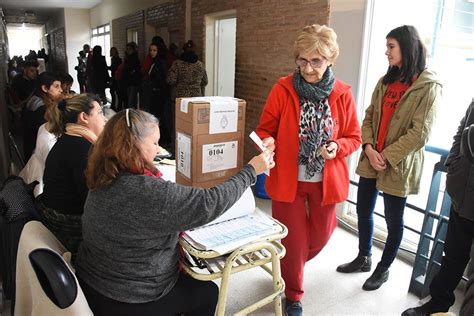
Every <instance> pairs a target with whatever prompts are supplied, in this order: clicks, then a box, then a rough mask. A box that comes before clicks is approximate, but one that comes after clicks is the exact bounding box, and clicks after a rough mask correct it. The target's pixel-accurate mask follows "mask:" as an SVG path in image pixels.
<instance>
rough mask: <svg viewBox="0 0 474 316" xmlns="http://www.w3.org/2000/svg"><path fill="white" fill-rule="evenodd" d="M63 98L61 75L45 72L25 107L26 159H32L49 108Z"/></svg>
mask: <svg viewBox="0 0 474 316" xmlns="http://www.w3.org/2000/svg"><path fill="white" fill-rule="evenodd" d="M61 99H62V89H61V80H60V78H59V76H57V75H55V74H52V73H50V72H43V73H42V74H41V75H39V76H38V78H37V80H36V89H35V92H34V94H33V96H32V97H31V98H29V100H28V103H26V107H25V108H24V109H23V115H22V117H23V122H24V124H25V130H24V134H23V150H24V155H25V161H28V159H30V157H31V154H32V153H33V150H34V149H35V147H36V137H37V136H38V129H39V127H40V126H41V125H43V124H44V123H46V119H45V117H44V115H45V112H46V110H47V109H48V108H51V107H55V106H56V104H57V103H58V102H59V101H60V100H61Z"/></svg>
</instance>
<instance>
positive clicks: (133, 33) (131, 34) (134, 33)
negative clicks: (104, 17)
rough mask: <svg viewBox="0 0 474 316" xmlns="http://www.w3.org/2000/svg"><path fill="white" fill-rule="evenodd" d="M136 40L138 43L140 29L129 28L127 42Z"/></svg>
mask: <svg viewBox="0 0 474 316" xmlns="http://www.w3.org/2000/svg"><path fill="white" fill-rule="evenodd" d="M130 42H135V44H137V45H138V30H136V29H127V43H130Z"/></svg>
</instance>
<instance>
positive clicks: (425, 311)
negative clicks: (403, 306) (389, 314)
mask: <svg viewBox="0 0 474 316" xmlns="http://www.w3.org/2000/svg"><path fill="white" fill-rule="evenodd" d="M448 310H449V307H447V306H446V305H445V304H438V303H437V302H436V301H435V300H433V299H431V300H430V301H428V302H426V303H425V304H423V305H421V306H418V307H412V308H409V309H407V310H406V311H404V312H403V313H402V316H429V315H431V314H435V313H445V312H447V311H448Z"/></svg>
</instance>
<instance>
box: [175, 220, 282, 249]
mask: <svg viewBox="0 0 474 316" xmlns="http://www.w3.org/2000/svg"><path fill="white" fill-rule="evenodd" d="M280 231H281V226H280V225H278V224H277V223H276V222H274V221H273V220H272V219H271V218H269V217H267V216H266V215H260V214H258V215H257V214H250V215H245V216H241V217H237V218H232V219H228V220H226V221H223V222H219V223H217V224H211V225H206V226H203V227H199V228H196V229H192V230H188V231H186V232H184V235H183V237H184V238H185V239H186V240H187V241H188V242H189V243H190V244H192V245H193V246H194V247H197V248H200V249H202V250H214V251H216V252H218V253H220V254H225V253H227V252H229V251H232V250H234V249H236V248H238V247H239V246H242V245H244V244H247V243H249V242H252V241H254V240H257V239H260V238H262V237H265V236H269V235H272V234H275V233H279V232H280Z"/></svg>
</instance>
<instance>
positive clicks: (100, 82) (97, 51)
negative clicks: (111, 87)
mask: <svg viewBox="0 0 474 316" xmlns="http://www.w3.org/2000/svg"><path fill="white" fill-rule="evenodd" d="M109 81H110V76H109V71H108V68H107V63H106V62H105V57H104V56H102V47H100V46H99V45H96V46H94V48H93V49H92V59H91V76H90V78H89V84H90V89H91V92H92V93H96V94H98V95H99V96H100V99H101V100H102V103H104V104H105V103H107V99H106V98H105V87H106V86H107V85H108V83H109Z"/></svg>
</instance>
